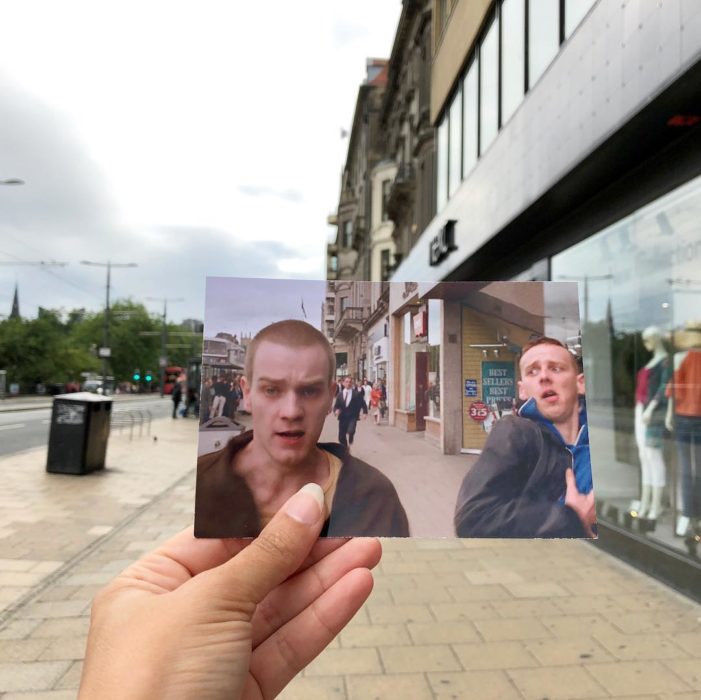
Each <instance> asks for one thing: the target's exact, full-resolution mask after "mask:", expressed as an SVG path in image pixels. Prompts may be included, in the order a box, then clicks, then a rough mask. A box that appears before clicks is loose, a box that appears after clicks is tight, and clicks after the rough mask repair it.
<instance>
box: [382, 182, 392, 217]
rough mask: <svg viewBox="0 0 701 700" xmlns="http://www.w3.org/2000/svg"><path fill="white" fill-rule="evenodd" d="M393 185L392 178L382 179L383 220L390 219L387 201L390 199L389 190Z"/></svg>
mask: <svg viewBox="0 0 701 700" xmlns="http://www.w3.org/2000/svg"><path fill="white" fill-rule="evenodd" d="M391 187H392V181H391V180H383V181H382V221H387V220H388V219H389V214H388V213H387V201H388V200H389V191H390V188H391Z"/></svg>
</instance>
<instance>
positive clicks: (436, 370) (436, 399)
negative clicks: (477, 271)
mask: <svg viewBox="0 0 701 700" xmlns="http://www.w3.org/2000/svg"><path fill="white" fill-rule="evenodd" d="M442 303H443V302H442V301H440V300H439V299H429V300H428V348H427V350H428V415H429V416H430V417H432V418H440V417H441V384H440V376H441V367H440V359H441V305H442Z"/></svg>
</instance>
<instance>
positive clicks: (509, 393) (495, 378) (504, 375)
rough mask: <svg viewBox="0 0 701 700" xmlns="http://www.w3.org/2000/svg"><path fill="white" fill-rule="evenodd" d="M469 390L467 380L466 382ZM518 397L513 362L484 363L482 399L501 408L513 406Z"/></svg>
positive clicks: (489, 404)
mask: <svg viewBox="0 0 701 700" xmlns="http://www.w3.org/2000/svg"><path fill="white" fill-rule="evenodd" d="M465 390H467V382H465ZM515 399H516V371H515V368H514V363H513V362H483V363H482V401H484V403H486V404H487V405H488V406H490V407H492V406H496V407H497V408H499V409H504V408H511V406H512V405H513V403H514V400H515Z"/></svg>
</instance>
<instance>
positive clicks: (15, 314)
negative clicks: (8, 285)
mask: <svg viewBox="0 0 701 700" xmlns="http://www.w3.org/2000/svg"><path fill="white" fill-rule="evenodd" d="M10 318H21V317H20V315H19V291H18V289H17V283H15V296H14V297H13V298H12V311H10Z"/></svg>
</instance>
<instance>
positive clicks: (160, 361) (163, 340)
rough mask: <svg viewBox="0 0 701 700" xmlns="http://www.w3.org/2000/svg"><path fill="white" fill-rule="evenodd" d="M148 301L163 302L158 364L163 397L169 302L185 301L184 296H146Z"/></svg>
mask: <svg viewBox="0 0 701 700" xmlns="http://www.w3.org/2000/svg"><path fill="white" fill-rule="evenodd" d="M146 299H147V301H162V302H163V325H162V327H161V356H160V358H159V359H158V364H159V365H160V367H159V368H160V370H161V371H160V375H161V398H163V395H164V393H165V392H164V387H165V383H166V366H167V364H168V358H167V356H166V352H167V345H168V325H167V314H168V302H169V301H185V300H184V299H183V298H182V297H178V298H177V299H175V298H172V299H168V298H166V297H146Z"/></svg>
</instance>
